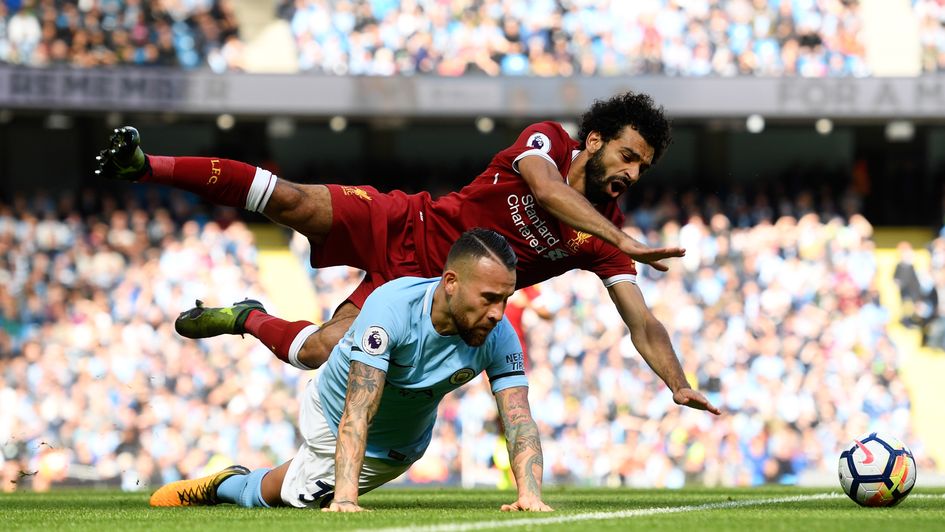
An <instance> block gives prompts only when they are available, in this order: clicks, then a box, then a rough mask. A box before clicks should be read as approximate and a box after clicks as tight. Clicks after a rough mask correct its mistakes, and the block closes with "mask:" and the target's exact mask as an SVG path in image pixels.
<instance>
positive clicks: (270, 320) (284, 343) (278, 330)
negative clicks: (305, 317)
mask: <svg viewBox="0 0 945 532" xmlns="http://www.w3.org/2000/svg"><path fill="white" fill-rule="evenodd" d="M307 327H313V329H312V332H315V330H317V327H316V325H315V324H314V323H312V322H310V321H286V320H283V319H281V318H277V317H275V316H270V315H269V314H266V313H265V312H260V311H258V310H251V311H250V312H249V316H247V317H246V322H245V323H243V328H244V329H246V332H248V333H249V334H251V335H253V336H255V337H256V338H259V341H260V342H262V343H264V344H266V347H268V348H269V350H270V351H272V352H273V353H274V354H275V355H276V358H278V359H279V360H281V361H283V362H285V363H286V364H292V365H293V366H295V367H299V366H298V365H297V364H298V348H301V345H299V346H298V348H297V350H296V352H295V353H294V354H291V353H290V350H291V348H292V343H293V342H295V340H296V338H298V337H299V333H301V332H302V330H303V329H305V328H307ZM306 337H307V335H306ZM304 340H305V339H304V338H302V339H300V341H304ZM293 358H294V360H292V359H293ZM301 369H306V368H301ZM309 369H314V368H309Z"/></svg>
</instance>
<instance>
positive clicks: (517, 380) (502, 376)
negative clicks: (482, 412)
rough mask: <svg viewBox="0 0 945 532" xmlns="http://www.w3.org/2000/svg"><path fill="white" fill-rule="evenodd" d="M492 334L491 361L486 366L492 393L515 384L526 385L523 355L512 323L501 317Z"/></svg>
mask: <svg viewBox="0 0 945 532" xmlns="http://www.w3.org/2000/svg"><path fill="white" fill-rule="evenodd" d="M492 335H493V339H492V340H491V341H492V342H493V346H492V361H491V363H490V364H489V366H488V367H486V375H488V376H489V383H490V384H491V385H492V393H498V392H501V391H502V390H505V389H508V388H514V387H515V386H528V379H527V378H526V377H525V355H524V354H523V353H522V344H521V342H519V340H518V335H517V334H515V330H514V329H513V328H512V324H510V323H509V321H508V320H507V319H503V320H502V321H501V322H499V325H497V326H496V328H495V329H494V330H493V331H492Z"/></svg>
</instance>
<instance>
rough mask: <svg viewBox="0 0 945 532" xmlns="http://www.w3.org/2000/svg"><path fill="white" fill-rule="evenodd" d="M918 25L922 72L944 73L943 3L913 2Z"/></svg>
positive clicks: (933, 0) (918, 0)
mask: <svg viewBox="0 0 945 532" xmlns="http://www.w3.org/2000/svg"><path fill="white" fill-rule="evenodd" d="M912 8H913V10H914V11H915V15H916V19H917V20H918V24H919V44H920V46H921V48H922V70H923V71H924V72H940V71H945V3H943V2H942V1H941V0H913V1H912Z"/></svg>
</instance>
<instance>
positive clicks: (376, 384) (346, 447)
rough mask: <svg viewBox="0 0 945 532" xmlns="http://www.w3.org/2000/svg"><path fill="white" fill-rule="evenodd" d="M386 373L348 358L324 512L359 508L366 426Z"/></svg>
mask: <svg viewBox="0 0 945 532" xmlns="http://www.w3.org/2000/svg"><path fill="white" fill-rule="evenodd" d="M386 375H387V374H386V373H384V372H383V371H381V370H379V369H377V368H373V367H371V366H368V365H367V364H363V363H361V362H358V361H356V360H352V361H351V368H350V369H349V370H348V390H347V392H346V394H345V411H344V413H343V414H342V415H341V422H339V423H338V443H337V445H336V447H335V498H334V500H332V502H331V505H330V506H329V507H328V508H325V510H326V511H330V512H360V511H361V509H362V508H361V507H360V506H358V480H359V479H360V478H361V466H362V465H363V464H364V451H365V449H366V448H367V434H368V428H369V427H370V426H371V420H373V419H374V414H376V413H377V408H378V406H379V405H380V404H381V396H382V395H383V393H384V379H385V378H386Z"/></svg>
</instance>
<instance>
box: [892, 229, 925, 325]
mask: <svg viewBox="0 0 945 532" xmlns="http://www.w3.org/2000/svg"><path fill="white" fill-rule="evenodd" d="M896 251H897V252H898V254H899V262H897V263H896V270H895V271H894V272H893V281H895V282H896V286H898V287H899V299H900V301H902V319H903V321H904V323H906V324H907V325H909V324H911V325H915V324H917V323H919V322H921V321H923V319H922V318H921V316H919V313H920V308H919V307H920V306H921V305H920V304H921V303H922V300H923V299H924V297H923V295H924V294H923V292H924V290H922V284H921V283H920V282H919V275H918V273H916V269H915V257H914V255H915V251H914V250H913V249H912V244H910V243H908V242H900V243H899V244H898V245H897V246H896Z"/></svg>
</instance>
